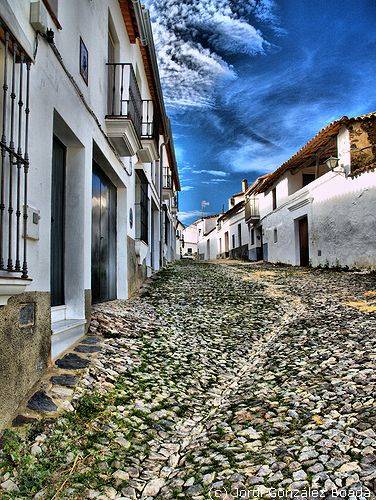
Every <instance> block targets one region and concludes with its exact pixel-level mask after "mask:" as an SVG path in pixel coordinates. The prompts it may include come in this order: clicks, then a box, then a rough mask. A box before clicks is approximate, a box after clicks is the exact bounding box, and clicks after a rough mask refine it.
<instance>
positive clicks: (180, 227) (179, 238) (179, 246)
mask: <svg viewBox="0 0 376 500" xmlns="http://www.w3.org/2000/svg"><path fill="white" fill-rule="evenodd" d="M184 229H185V226H184V224H183V223H182V222H181V221H180V220H179V219H177V220H176V258H177V259H181V258H182V256H183V241H184V239H183V234H184V233H183V231H184Z"/></svg>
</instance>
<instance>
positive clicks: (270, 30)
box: [145, 0, 376, 223]
mask: <svg viewBox="0 0 376 500" xmlns="http://www.w3.org/2000/svg"><path fill="white" fill-rule="evenodd" d="M145 3H146V5H147V6H148V7H149V8H150V9H151V15H152V20H153V24H154V33H155V38H156V45H157V49H158V57H159V63H160V71H161V77H162V85H163V88H164V92H165V99H166V104H167V108H168V112H169V114H170V116H171V118H172V125H173V131H174V137H175V145H176V150H177V157H178V162H179V167H180V176H181V183H182V187H183V192H182V193H181V194H180V212H181V213H180V217H181V219H182V221H183V222H184V223H190V222H192V221H193V220H195V219H196V218H197V217H198V216H199V214H200V213H201V210H200V206H201V202H202V200H205V201H207V202H208V203H209V205H208V206H207V208H206V211H207V213H215V212H219V211H220V210H221V208H222V206H223V204H225V205H226V204H227V198H228V197H229V196H230V195H231V194H232V193H236V192H238V191H239V190H240V182H241V179H242V178H247V179H248V181H249V182H252V180H254V179H255V178H256V177H257V176H258V175H260V174H262V173H265V172H267V171H271V170H274V169H275V168H276V167H277V166H278V165H280V164H281V163H282V162H283V161H284V160H286V159H288V158H289V157H290V156H291V155H292V154H293V153H294V152H295V151H296V150H297V149H298V148H299V147H301V146H302V145H303V144H304V143H305V142H306V141H307V140H308V139H310V137H312V136H313V135H314V134H315V133H316V132H317V131H318V130H319V129H320V128H321V127H323V126H324V125H326V124H327V123H329V122H330V121H332V120H334V119H336V118H338V117H340V116H343V115H348V116H352V115H357V114H362V113H366V112H369V111H375V110H376V84H375V78H376V29H375V26H376V2H375V1H374V0H325V1H324V0H314V1H311V0H147V1H146V2H145Z"/></svg>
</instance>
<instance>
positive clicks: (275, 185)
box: [246, 113, 376, 268]
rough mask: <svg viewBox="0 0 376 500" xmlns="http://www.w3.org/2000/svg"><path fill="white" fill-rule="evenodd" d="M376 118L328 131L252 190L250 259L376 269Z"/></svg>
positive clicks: (342, 123) (361, 118)
mask: <svg viewBox="0 0 376 500" xmlns="http://www.w3.org/2000/svg"><path fill="white" fill-rule="evenodd" d="M375 138H376V115H375V114H374V113H370V114H368V115H363V116H359V117H356V118H348V117H343V118H341V119H339V120H336V121H335V122H333V123H331V124H330V125H328V126H327V127H325V128H324V129H322V130H321V131H320V132H319V133H318V134H317V135H316V136H315V137H314V138H313V139H311V140H310V141H309V142H308V143H307V144H306V145H305V146H304V147H303V148H301V149H300V150H299V151H298V152H297V153H296V154H295V155H293V156H292V157H291V158H290V159H289V160H288V161H287V162H285V163H284V164H283V165H281V167H279V168H278V169H277V170H276V171H275V172H273V173H272V174H269V175H267V176H264V177H263V178H260V179H258V180H257V181H256V182H255V183H254V185H253V186H251V187H250V189H249V190H248V191H247V196H246V198H247V201H246V219H247V222H248V224H249V228H250V233H251V236H252V234H253V235H254V237H253V239H252V238H251V240H250V245H249V257H250V259H251V260H255V259H260V258H263V259H264V260H267V261H269V262H275V263H277V262H282V263H286V264H292V265H301V266H308V265H311V266H321V267H341V268H342V267H349V268H375V267H376V239H375V237H374V235H375V234H376V218H375V215H374V214H375V210H376V172H375V167H376V141H375Z"/></svg>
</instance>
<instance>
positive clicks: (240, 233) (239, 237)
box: [238, 224, 242, 247]
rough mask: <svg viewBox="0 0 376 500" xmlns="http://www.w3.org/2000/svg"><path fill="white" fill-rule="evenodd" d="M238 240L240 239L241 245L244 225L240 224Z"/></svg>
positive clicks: (240, 244) (240, 243)
mask: <svg viewBox="0 0 376 500" xmlns="http://www.w3.org/2000/svg"><path fill="white" fill-rule="evenodd" d="M238 241H239V246H240V247H241V246H242V225H241V224H238Z"/></svg>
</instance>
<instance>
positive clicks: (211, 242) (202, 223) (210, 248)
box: [196, 214, 218, 260]
mask: <svg viewBox="0 0 376 500" xmlns="http://www.w3.org/2000/svg"><path fill="white" fill-rule="evenodd" d="M217 219H218V214H215V215H207V216H205V217H202V218H201V219H200V220H198V221H197V222H196V226H197V256H198V258H199V259H200V260H212V259H216V258H217V254H218V243H217Z"/></svg>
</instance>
